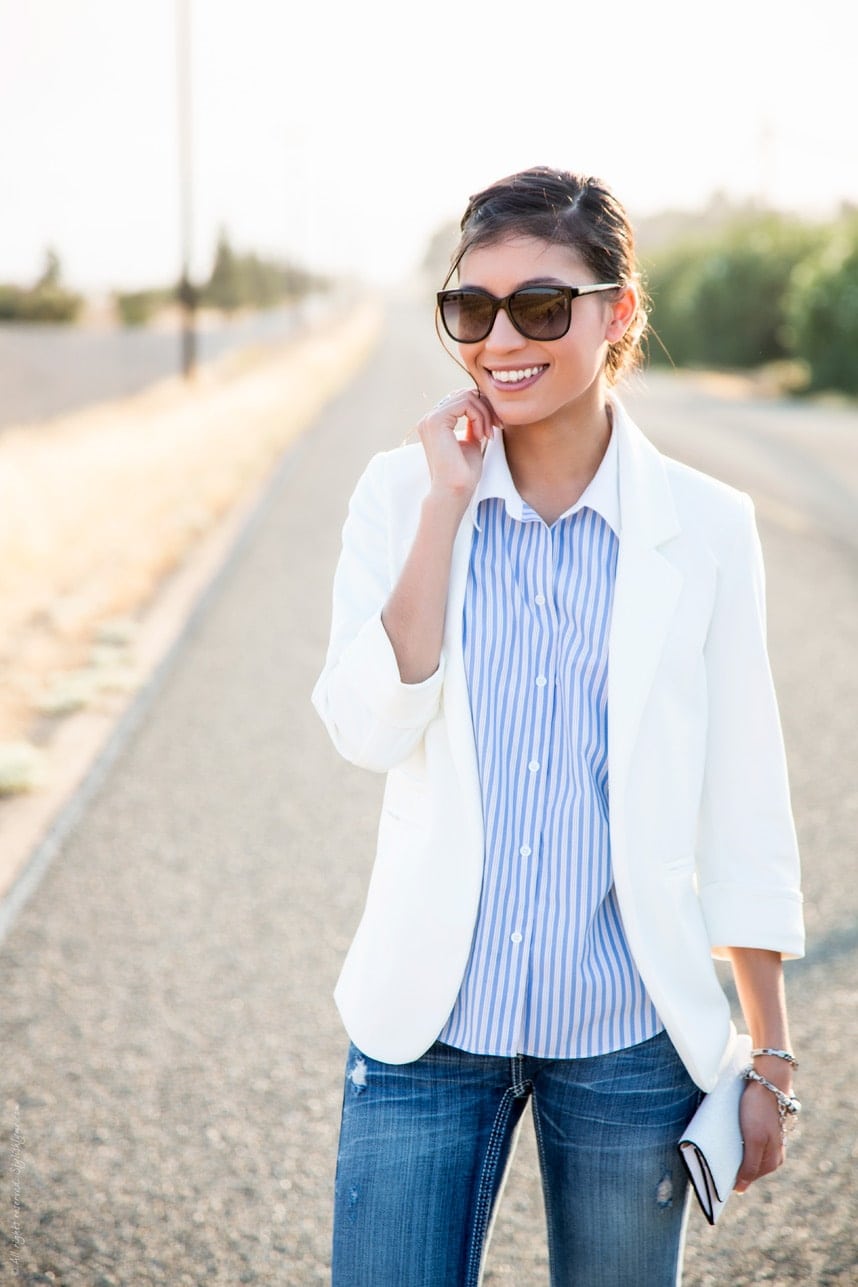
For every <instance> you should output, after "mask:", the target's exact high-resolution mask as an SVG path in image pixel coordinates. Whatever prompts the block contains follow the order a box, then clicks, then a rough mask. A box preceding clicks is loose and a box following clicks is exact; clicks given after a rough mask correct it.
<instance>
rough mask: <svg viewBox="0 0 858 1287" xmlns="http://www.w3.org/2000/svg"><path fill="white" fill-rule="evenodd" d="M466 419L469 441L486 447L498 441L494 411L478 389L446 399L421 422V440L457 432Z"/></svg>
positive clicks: (464, 390) (466, 436) (466, 437)
mask: <svg viewBox="0 0 858 1287" xmlns="http://www.w3.org/2000/svg"><path fill="white" fill-rule="evenodd" d="M462 419H464V420H465V422H466V428H465V439H466V441H470V442H476V443H480V444H482V443H484V442H488V440H489V439H490V438H492V437H494V432H495V425H496V418H495V415H494V410H493V408H492V406H491V404H490V403H489V401H488V399H487V398H483V397H481V395H480V393H479V392H478V390H476V389H456V390H454V391H453V392H452V393H448V394H447V395H446V397H443V398H442V399H441V401H440V402H438V403H437V404H436V405H435V406H434V407H433V408H432V410H431V411H429V412H428V413H427V414H426V415H425V416H424V417H423V419H422V420H421V421H420V425H419V433H420V436H421V438H425V436H426V435H429V434H432V433H435V432H439V431H441V432H443V431H445V430H446V431H448V432H449V431H450V430H454V429H455V428H456V425H457V423H458V422H459V421H460V420H462Z"/></svg>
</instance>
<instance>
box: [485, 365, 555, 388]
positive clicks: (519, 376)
mask: <svg viewBox="0 0 858 1287" xmlns="http://www.w3.org/2000/svg"><path fill="white" fill-rule="evenodd" d="M544 370H545V367H544V366H526V367H525V368H524V369H523V370H522V371H492V375H493V377H494V378H495V380H497V381H498V383H499V384H518V383H519V382H520V381H521V380H529V379H530V377H531V376H533V375H538V374H539V372H540V371H544Z"/></svg>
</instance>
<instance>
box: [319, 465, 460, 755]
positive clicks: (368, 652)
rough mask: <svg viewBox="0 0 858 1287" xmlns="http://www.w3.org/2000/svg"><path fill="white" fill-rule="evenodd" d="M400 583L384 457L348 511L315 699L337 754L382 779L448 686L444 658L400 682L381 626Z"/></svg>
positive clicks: (410, 745) (357, 491)
mask: <svg viewBox="0 0 858 1287" xmlns="http://www.w3.org/2000/svg"><path fill="white" fill-rule="evenodd" d="M396 575H397V570H396V569H395V566H394V559H393V557H392V551H391V535H390V522H389V516H388V500H387V496H386V456H385V454H381V455H378V456H376V457H374V458H373V459H372V460H371V461H370V463H369V465H368V466H367V469H366V470H365V472H364V474H363V476H362V478H361V479H360V481H359V483H358V485H357V487H356V488H355V491H354V494H353V496H352V498H351V501H350V503H349V511H348V516H347V518H346V522H345V525H344V527H343V534H342V549H341V552H340V558H339V562H338V564H337V569H336V573H335V575H334V588H333V605H332V614H331V637H330V643H329V645H328V653H327V657H326V661H325V666H324V669H323V671H322V673H321V675H320V676H319V679H318V680H317V682H316V685H315V687H314V689H313V695H312V701H313V705H314V706H315V708H316V710H317V711H318V713H319V715H320V716H321V718H322V720H323V722H324V724H325V727H326V728H327V730H328V733H329V735H330V737H331V740H332V741H333V743H334V746H335V747H336V748H337V750H338V751H339V753H340V754H341V755H342V756H343V757H344V758H345V759H347V760H349V761H350V762H351V763H353V764H356V765H358V766H359V767H361V768H366V769H372V770H375V771H377V772H387V771H388V770H389V769H391V768H394V767H395V766H396V765H397V764H400V763H401V762H402V761H403V760H405V759H406V758H407V757H408V756H409V755H410V754H411V752H412V750H413V749H414V747H415V746H416V745H417V743H418V742H419V741H420V739H421V738H422V736H423V734H424V732H425V730H426V727H427V725H428V724H429V723H430V721H431V720H432V719H433V718H434V716H435V715H436V713H437V711H438V707H439V704H440V700H441V688H442V684H443V679H444V657H443V655H442V657H441V661H440V664H439V666H438V669H437V670H436V671H435V673H434V674H433V675H430V676H429V678H428V679H425V680H423V681H422V682H421V683H419V684H406V683H403V682H402V679H401V678H400V675H399V667H398V664H397V661H396V655H395V653H394V651H393V646H392V644H391V642H390V639H389V637H388V635H387V632H386V630H385V628H384V625H383V623H382V620H381V611H382V608H383V607H384V604H385V603H386V602H387V599H388V597H389V595H390V592H391V590H392V589H393V585H394V581H395V576H396Z"/></svg>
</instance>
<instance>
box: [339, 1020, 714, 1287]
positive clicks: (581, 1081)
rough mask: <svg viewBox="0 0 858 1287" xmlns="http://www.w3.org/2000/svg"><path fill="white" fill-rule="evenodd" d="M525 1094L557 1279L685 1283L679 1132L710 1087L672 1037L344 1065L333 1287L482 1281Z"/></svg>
mask: <svg viewBox="0 0 858 1287" xmlns="http://www.w3.org/2000/svg"><path fill="white" fill-rule="evenodd" d="M528 1098H529V1099H530V1100H531V1103H532V1108H533V1121H534V1125H535V1129H536V1140H537V1147H538V1151H539V1161H540V1167H541V1172H542V1188H543V1197H544V1202H545V1211H546V1218H547V1227H548V1250H549V1257H550V1264H551V1283H552V1287H573V1285H574V1287H632V1285H634V1287H674V1285H675V1284H676V1283H678V1282H679V1280H680V1276H681V1261H682V1246H683V1241H684V1231H685V1222H686V1218H687V1211H688V1199H689V1190H688V1184H687V1180H686V1177H685V1174H684V1170H683V1167H682V1163H681V1161H680V1159H679V1155H678V1152H677V1148H676V1145H677V1141H678V1140H679V1138H680V1136H681V1134H682V1131H683V1129H684V1127H685V1126H686V1124H687V1123H688V1121H689V1120H690V1118H691V1117H692V1116H693V1114H694V1111H695V1109H696V1108H697V1105H698V1103H699V1102H700V1098H701V1096H700V1092H699V1091H698V1089H697V1087H696V1086H695V1085H694V1083H693V1081H692V1080H691V1078H690V1077H689V1075H688V1073H687V1072H686V1070H685V1067H684V1066H683V1064H682V1062H681V1060H680V1058H679V1056H678V1055H677V1053H676V1051H675V1050H674V1048H673V1045H672V1044H671V1042H670V1040H669V1038H668V1037H667V1035H666V1034H665V1033H664V1032H662V1033H659V1034H658V1035H657V1036H655V1037H653V1038H651V1039H650V1040H649V1041H644V1042H642V1043H641V1044H640V1045H637V1046H632V1047H630V1048H628V1049H626V1050H618V1051H615V1052H613V1053H611V1054H607V1055H597V1056H595V1057H593V1058H590V1059H539V1058H535V1057H533V1056H530V1055H517V1056H515V1057H514V1058H507V1057H503V1056H494V1055H472V1054H468V1053H467V1052H465V1051H462V1050H456V1049H454V1048H453V1047H451V1046H446V1045H443V1044H442V1043H441V1042H437V1043H436V1044H435V1045H434V1046H433V1047H432V1048H431V1049H430V1050H429V1051H427V1053H426V1054H425V1055H424V1056H423V1057H422V1058H420V1059H417V1060H415V1061H414V1062H413V1063H408V1064H384V1063H379V1062H378V1061H377V1060H374V1059H370V1058H369V1056H367V1055H364V1054H362V1053H361V1052H360V1051H359V1050H357V1049H356V1048H355V1047H354V1046H352V1047H351V1049H350V1051H349V1056H348V1061H347V1065H346V1082H345V1093H344V1097H343V1116H342V1126H341V1131H340V1148H339V1156H338V1159H337V1177H336V1201H335V1210H334V1245H333V1277H332V1283H333V1287H476V1284H478V1283H479V1282H480V1279H481V1273H482V1265H483V1259H484V1251H485V1247H486V1243H487V1236H488V1233H489V1229H490V1225H491V1220H492V1215H493V1211H494V1207H495V1203H496V1201H497V1198H498V1195H499V1192H500V1190H501V1188H502V1184H503V1178H504V1172H505V1170H506V1166H507V1164H508V1162H509V1160H510V1157H511V1154H512V1151H513V1144H514V1139H515V1131H516V1126H517V1125H518V1123H519V1120H520V1118H521V1114H522V1112H523V1110H524V1107H525V1104H526V1103H527V1100H528Z"/></svg>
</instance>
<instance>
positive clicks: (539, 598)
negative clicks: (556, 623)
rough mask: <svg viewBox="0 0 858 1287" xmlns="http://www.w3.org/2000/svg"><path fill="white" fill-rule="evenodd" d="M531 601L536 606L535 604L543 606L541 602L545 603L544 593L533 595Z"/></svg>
mask: <svg viewBox="0 0 858 1287" xmlns="http://www.w3.org/2000/svg"><path fill="white" fill-rule="evenodd" d="M533 602H534V603H535V604H536V606H537V607H539V608H541V607H542V606H543V604H544V603H545V595H544V594H537V595H536V596H535V598H534V600H533Z"/></svg>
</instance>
